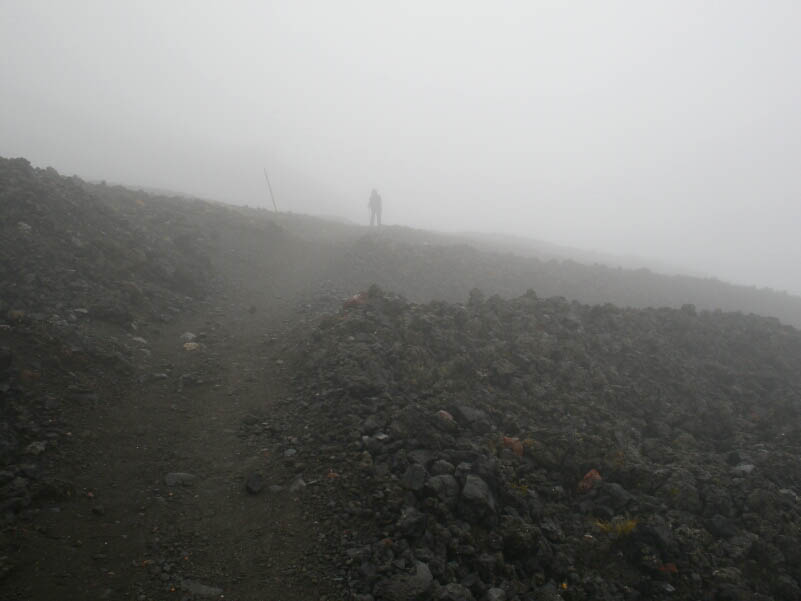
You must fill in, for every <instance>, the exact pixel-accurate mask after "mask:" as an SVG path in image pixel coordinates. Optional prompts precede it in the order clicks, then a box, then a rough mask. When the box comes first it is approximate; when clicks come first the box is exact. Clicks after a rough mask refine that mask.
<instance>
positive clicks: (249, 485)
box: [245, 472, 264, 495]
mask: <svg viewBox="0 0 801 601" xmlns="http://www.w3.org/2000/svg"><path fill="white" fill-rule="evenodd" d="M245 488H246V489H247V491H248V492H249V493H250V494H252V495H257V494H259V493H260V492H261V491H262V489H263V488H264V478H263V477H262V475H261V474H258V473H256V472H253V473H252V474H250V475H249V476H248V478H247V481H246V482H245Z"/></svg>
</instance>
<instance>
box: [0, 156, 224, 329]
mask: <svg viewBox="0 0 801 601" xmlns="http://www.w3.org/2000/svg"><path fill="white" fill-rule="evenodd" d="M89 189H91V188H90V187H89V188H88V187H87V185H86V184H85V183H84V182H82V181H81V180H80V179H78V178H66V177H62V176H60V175H59V174H58V172H56V171H55V169H52V168H48V169H35V168H33V167H31V165H30V164H29V163H28V162H27V161H26V160H24V159H0V214H1V215H2V221H0V254H2V256H3V261H2V262H0V315H3V316H6V315H8V314H9V312H11V313H12V314H14V313H17V314H20V315H31V314H33V315H38V316H40V317H39V318H40V319H49V320H57V321H58V320H66V321H71V322H74V321H77V320H79V319H81V318H82V317H84V316H87V315H90V316H91V317H93V318H95V319H102V320H105V321H107V322H111V323H113V324H116V325H124V326H127V325H128V324H130V323H131V322H132V321H135V320H136V319H137V318H142V317H147V318H156V319H158V318H159V317H161V316H164V315H165V314H167V315H169V314H170V313H171V312H177V311H179V310H180V308H181V306H183V304H185V302H186V297H187V295H190V296H202V295H203V294H204V292H205V290H206V288H207V285H208V280H209V275H210V272H209V259H208V246H209V240H208V239H207V238H206V237H204V230H203V229H199V228H193V227H190V226H189V225H188V223H187V222H188V218H187V217H185V216H182V214H181V211H179V210H176V209H175V208H172V207H161V208H160V209H159V206H158V202H156V201H155V200H154V199H153V198H150V197H146V196H145V195H140V197H139V198H138V199H137V200H138V201H134V200H133V199H131V202H128V203H118V204H116V205H112V204H110V203H108V202H106V201H104V200H103V199H101V198H99V197H98V196H97V195H95V194H92V193H90V192H89V191H88V190H89ZM184 204H185V205H186V206H185V207H184V210H185V212H188V213H189V214H191V211H187V210H188V209H190V208H191V207H190V205H189V203H184Z"/></svg>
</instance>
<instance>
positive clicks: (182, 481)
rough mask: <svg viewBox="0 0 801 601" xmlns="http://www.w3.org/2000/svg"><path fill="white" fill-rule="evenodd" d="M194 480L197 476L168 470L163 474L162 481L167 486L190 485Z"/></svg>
mask: <svg viewBox="0 0 801 601" xmlns="http://www.w3.org/2000/svg"><path fill="white" fill-rule="evenodd" d="M195 480H197V476H195V475H194V474H188V473H186V472H170V473H169V474H167V475H166V476H164V483H165V484H166V485H167V486H178V485H181V486H191V485H192V484H194V482H195Z"/></svg>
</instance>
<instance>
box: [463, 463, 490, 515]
mask: <svg viewBox="0 0 801 601" xmlns="http://www.w3.org/2000/svg"><path fill="white" fill-rule="evenodd" d="M460 509H461V513H462V516H463V517H464V518H465V519H466V520H467V521H468V522H470V523H476V522H478V521H480V520H482V519H484V518H487V517H490V516H492V515H494V513H495V497H494V496H493V495H492V491H491V490H490V488H489V486H488V485H487V483H486V482H484V480H482V479H481V478H480V477H478V476H476V475H475V474H468V475H467V478H465V484H464V487H463V488H462V498H461V501H460Z"/></svg>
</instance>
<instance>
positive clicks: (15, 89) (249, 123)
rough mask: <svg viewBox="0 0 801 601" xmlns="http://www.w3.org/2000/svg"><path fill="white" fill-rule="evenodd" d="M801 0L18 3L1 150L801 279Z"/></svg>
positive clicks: (299, 208) (778, 282) (237, 198)
mask: <svg viewBox="0 0 801 601" xmlns="http://www.w3.org/2000/svg"><path fill="white" fill-rule="evenodd" d="M799 32H801V2H797V1H795V0H791V1H767V2H756V1H755V0H754V1H749V2H744V1H734V2H730V1H721V2H712V1H709V2H697V1H686V2H681V1H677V0H670V1H663V2H656V1H644V2H639V1H634V0H631V1H626V2H611V1H603V2H568V1H566V0H560V1H554V2H533V1H532V2H497V1H495V2H469V1H465V0H459V1H454V2H436V1H429V2H427V1H422V2H418V1H404V2H382V1H377V0H376V1H372V2H369V1H365V2H342V1H337V2H327V1H326V2H306V1H302V0H297V1H286V2H230V3H222V2H199V1H194V2H188V1H187V2H164V3H162V2H151V1H141V0H140V1H137V2H122V1H113V0H105V1H83V2H79V1H76V2H58V1H49V2H37V1H31V0H26V1H25V2H17V1H12V0H0V82H2V83H1V84H0V155H2V156H7V157H8V156H24V157H26V158H28V159H30V160H31V161H32V162H33V163H34V164H35V165H37V166H46V165H52V166H54V167H56V168H57V169H58V170H59V171H60V172H62V173H65V174H68V175H69V174H73V173H77V174H78V175H80V176H82V177H84V178H88V179H106V180H108V181H113V182H124V183H129V184H136V185H143V186H153V187H160V188H167V189H172V190H178V191H184V192H188V193H192V194H196V195H199V196H203V197H208V198H215V199H220V200H225V201H228V202H233V203H237V204H250V205H264V206H268V205H269V198H268V196H267V193H266V188H265V184H264V179H263V175H262V167H264V166H266V167H267V168H268V169H269V170H270V174H271V177H272V179H273V187H274V190H275V192H276V195H277V197H278V203H279V207H280V208H281V209H282V210H292V211H296V212H310V213H318V214H337V215H341V216H345V217H348V218H350V219H352V220H355V221H359V222H366V220H367V208H366V204H367V198H368V195H369V192H370V189H371V188H372V187H376V188H377V189H378V190H379V192H381V194H382V196H383V197H384V205H385V209H384V211H385V215H384V217H385V221H386V222H389V223H398V224H406V225H412V226H421V227H430V228H437V229H444V230H482V231H498V232H507V233H514V234H522V235H527V236H531V237H534V238H538V239H543V240H548V241H551V242H555V243H560V244H565V245H572V246H577V247H581V248H587V249H595V250H601V251H607V252H611V253H617V254H634V255H639V256H643V257H651V258H654V259H660V260H663V261H667V262H669V263H673V264H678V265H682V266H685V267H686V268H687V269H689V270H692V271H693V272H700V273H706V274H711V275H717V276H719V277H721V278H723V279H726V280H729V281H735V282H739V283H747V284H755V285H759V286H771V287H774V288H778V289H781V290H789V291H792V292H795V293H801V268H799V266H800V265H801V242H799V236H798V231H799V228H800V227H801V35H799Z"/></svg>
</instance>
